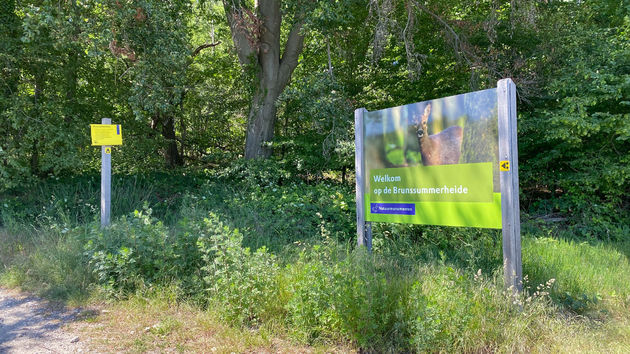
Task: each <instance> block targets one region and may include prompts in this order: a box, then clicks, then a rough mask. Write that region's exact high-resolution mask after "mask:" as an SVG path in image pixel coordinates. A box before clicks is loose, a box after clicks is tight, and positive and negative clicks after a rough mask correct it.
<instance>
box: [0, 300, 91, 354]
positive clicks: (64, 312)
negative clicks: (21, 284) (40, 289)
mask: <svg viewBox="0 0 630 354" xmlns="http://www.w3.org/2000/svg"><path fill="white" fill-rule="evenodd" d="M95 315H96V314H95V313H94V312H93V311H92V312H90V311H84V310H82V309H80V308H77V309H67V308H65V307H64V306H62V305H56V304H52V303H48V302H46V301H44V300H42V299H39V298H37V297H34V296H25V295H21V294H19V293H16V292H12V291H9V290H6V289H2V288H0V353H68V352H83V351H84V349H83V346H82V344H81V343H79V337H78V336H77V335H76V334H73V333H69V332H67V331H65V330H64V329H63V326H65V325H67V324H69V323H72V322H75V321H78V320H81V319H85V318H86V316H88V317H89V316H92V317H93V316H95Z"/></svg>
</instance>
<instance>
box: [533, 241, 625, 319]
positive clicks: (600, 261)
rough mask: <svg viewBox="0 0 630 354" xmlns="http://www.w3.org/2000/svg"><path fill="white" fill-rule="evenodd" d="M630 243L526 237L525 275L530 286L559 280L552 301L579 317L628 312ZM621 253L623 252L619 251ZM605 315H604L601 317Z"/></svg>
mask: <svg viewBox="0 0 630 354" xmlns="http://www.w3.org/2000/svg"><path fill="white" fill-rule="evenodd" d="M627 248H628V242H627V241H626V242H617V243H603V242H594V243H589V242H577V241H574V240H562V239H554V238H550V237H538V238H536V237H526V238H525V239H524V241H523V272H524V273H525V274H527V276H528V281H527V283H529V284H530V285H531V284H538V283H541V282H543V281H545V279H556V282H555V285H554V287H553V289H552V296H553V298H554V299H555V300H556V301H557V302H559V303H560V304H562V305H564V306H565V307H567V308H569V309H571V310H572V311H575V312H578V313H581V314H583V313H586V312H592V311H599V312H600V313H601V314H602V315H604V314H605V312H610V311H613V312H620V311H627V309H628V306H629V305H630V282H628V281H624V279H630V278H626V276H628V275H630V261H629V260H628V256H627V254H624V253H623V250H624V249H627ZM620 249H621V250H622V251H620ZM602 312H603V313H602Z"/></svg>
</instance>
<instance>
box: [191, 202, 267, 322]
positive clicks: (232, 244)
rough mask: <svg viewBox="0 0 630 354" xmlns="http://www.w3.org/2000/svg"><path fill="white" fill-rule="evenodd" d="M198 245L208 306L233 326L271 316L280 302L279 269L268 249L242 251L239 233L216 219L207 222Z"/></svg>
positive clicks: (209, 219) (206, 219)
mask: <svg viewBox="0 0 630 354" xmlns="http://www.w3.org/2000/svg"><path fill="white" fill-rule="evenodd" d="M203 222H204V224H205V226H206V228H205V230H204V231H205V232H204V233H203V234H202V235H201V236H200V237H199V239H198V241H197V244H198V246H199V249H200V250H201V252H202V253H203V260H204V266H203V267H202V272H203V274H204V277H203V280H204V282H205V286H206V293H207V294H208V297H209V302H210V304H211V305H212V306H214V307H215V308H219V309H220V313H221V314H222V315H223V317H224V318H225V319H227V320H228V321H230V322H232V323H238V324H248V325H255V324H257V323H259V322H260V321H264V320H266V319H268V318H269V317H271V316H277V313H275V312H276V311H277V310H278V309H277V308H274V304H275V301H274V300H275V299H276V298H277V284H276V277H277V273H278V270H279V268H278V265H277V263H276V261H275V257H274V256H273V255H272V254H270V253H268V252H267V250H266V248H265V247H262V248H259V249H258V250H256V252H250V250H249V248H243V247H242V245H241V243H242V240H243V236H242V235H241V234H240V232H239V231H238V229H234V230H232V229H230V228H229V227H227V226H225V225H223V223H222V222H221V221H220V220H219V218H218V217H217V216H216V215H213V214H210V215H209V216H208V218H205V219H204V221H203Z"/></svg>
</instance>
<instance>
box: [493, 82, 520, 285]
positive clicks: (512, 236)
mask: <svg viewBox="0 0 630 354" xmlns="http://www.w3.org/2000/svg"><path fill="white" fill-rule="evenodd" d="M497 96H498V100H499V102H498V115H499V160H500V165H501V168H500V172H499V174H500V181H501V216H502V223H503V225H502V226H503V267H504V277H505V286H506V288H508V289H509V288H512V290H513V291H514V292H520V291H521V290H522V289H523V266H522V259H521V218H520V209H519V199H518V193H519V187H518V146H517V141H516V86H515V85H514V82H513V81H512V80H511V79H503V80H500V81H499V82H498V83H497ZM506 162H507V163H506Z"/></svg>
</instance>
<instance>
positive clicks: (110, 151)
mask: <svg viewBox="0 0 630 354" xmlns="http://www.w3.org/2000/svg"><path fill="white" fill-rule="evenodd" d="M105 153H106V154H108V155H110V154H111V153H112V148H110V147H109V146H108V147H106V148H105Z"/></svg>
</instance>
